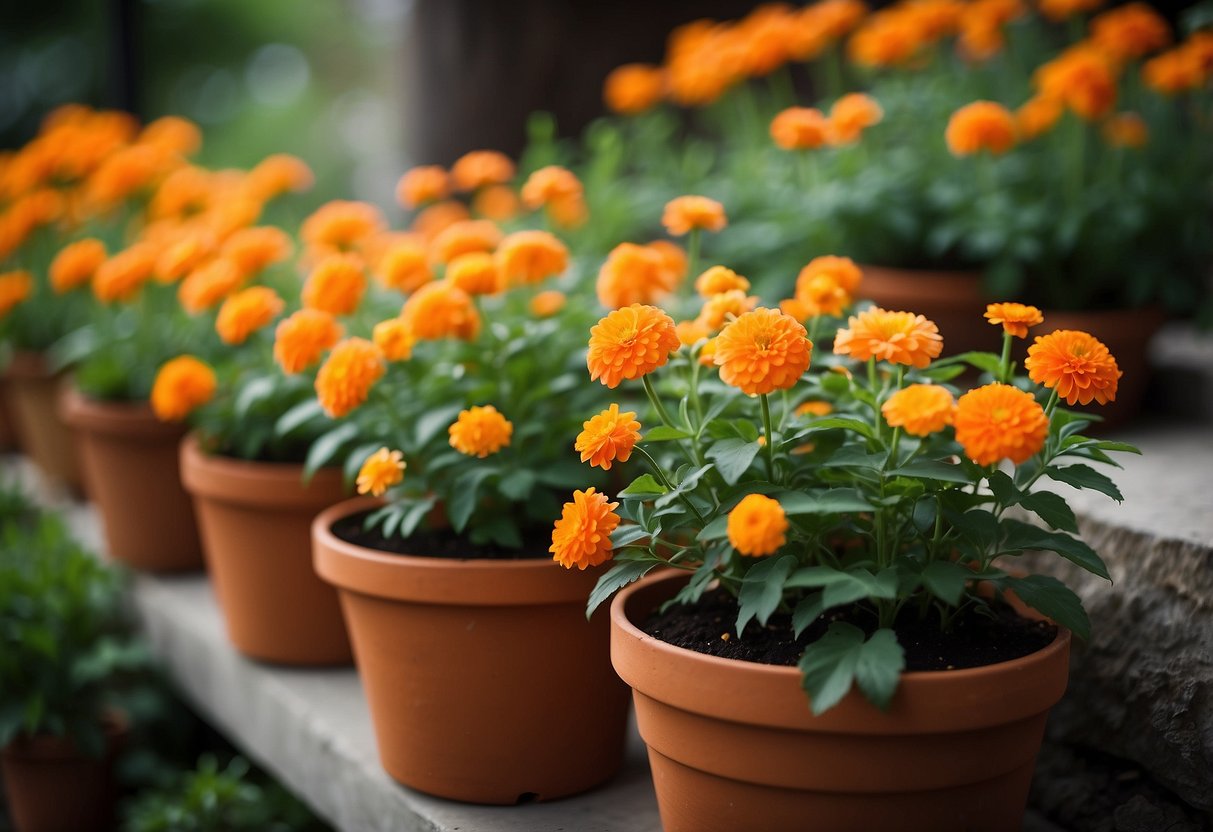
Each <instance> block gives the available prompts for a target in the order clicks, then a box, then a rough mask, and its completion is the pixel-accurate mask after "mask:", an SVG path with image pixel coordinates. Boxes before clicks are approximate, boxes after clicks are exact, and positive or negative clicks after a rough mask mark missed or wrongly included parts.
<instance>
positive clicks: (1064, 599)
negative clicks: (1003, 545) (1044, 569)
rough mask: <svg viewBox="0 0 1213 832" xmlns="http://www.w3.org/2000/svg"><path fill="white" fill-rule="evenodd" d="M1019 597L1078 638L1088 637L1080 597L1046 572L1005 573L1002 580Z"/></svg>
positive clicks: (1089, 629)
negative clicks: (1022, 575) (1013, 574)
mask: <svg viewBox="0 0 1213 832" xmlns="http://www.w3.org/2000/svg"><path fill="white" fill-rule="evenodd" d="M1002 583H1003V585H1004V586H1005V588H1006V589H1009V590H1011V591H1012V592H1014V593H1015V594H1016V595H1017V596H1018V597H1019V600H1021V601H1023V602H1024V603H1025V604H1027V605H1028V606H1029V607H1031V608H1032V609H1034V610H1036V611H1037V612H1040V613H1042V614H1043V615H1046V616H1048V617H1049V618H1051V619H1053V621H1055V622H1057V623H1058V624H1060V625H1061V626H1063V627H1066V628H1067V629H1069V630H1070V631H1072V632H1073V633H1074V635H1076V636H1078V637H1079V638H1081V639H1082V640H1084V641H1086V640H1087V639H1089V638H1090V637H1091V621H1090V619H1089V618H1087V612H1086V610H1084V609H1083V608H1082V601H1081V600H1080V599H1079V597H1078V596H1077V595H1075V594H1074V592H1073V591H1071V589H1070V588H1069V587H1068V586H1066V585H1065V584H1063V583H1062V582H1061V581H1059V580H1057V579H1056V578H1052V577H1050V576H1048V575H1028V576H1027V577H1024V578H1012V577H1008V578H1006V580H1005V581H1003V582H1002Z"/></svg>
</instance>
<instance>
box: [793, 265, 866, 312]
mask: <svg viewBox="0 0 1213 832" xmlns="http://www.w3.org/2000/svg"><path fill="white" fill-rule="evenodd" d="M801 274H802V277H801V278H798V279H797V281H796V297H794V298H792V299H791V300H785V301H781V302H780V304H779V308H780V309H782V310H783V312H784V314H787V315H791V316H792V317H793V318H795V319H796V320H798V321H807V320H808V319H809V318H816V317H818V316H820V315H829V316H831V317H835V318H837V317H841V315H842V311H843V310H844V309H845V308H846V307H847V306H849V305H850V303H851V296H850V295H849V294H848V293H847V291H846V290H845V289H843V288H842V286H840V285H838V282H837V280H836V279H835V278H834V276H833V275H831V274H825V273H822V274H808V275H806V274H804V273H803V272H802V273H801Z"/></svg>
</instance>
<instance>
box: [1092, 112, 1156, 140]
mask: <svg viewBox="0 0 1213 832" xmlns="http://www.w3.org/2000/svg"><path fill="white" fill-rule="evenodd" d="M1103 136H1104V139H1105V140H1106V141H1107V142H1108V144H1110V145H1112V146H1113V147H1132V148H1137V147H1145V144H1146V142H1147V141H1149V140H1150V128H1149V127H1147V126H1146V122H1145V120H1144V119H1142V117H1141V116H1139V115H1137V113H1117V114H1116V115H1114V116H1112V117H1111V118H1109V119H1108V120H1107V121H1105V122H1104V123H1103Z"/></svg>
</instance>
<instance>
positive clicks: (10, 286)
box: [0, 269, 34, 317]
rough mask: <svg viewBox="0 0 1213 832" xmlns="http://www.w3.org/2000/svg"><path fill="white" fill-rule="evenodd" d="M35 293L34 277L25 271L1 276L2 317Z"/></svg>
mask: <svg viewBox="0 0 1213 832" xmlns="http://www.w3.org/2000/svg"><path fill="white" fill-rule="evenodd" d="M33 292H34V276H33V275H32V274H30V273H29V272H27V271H26V270H24V269H17V270H16V271H11V272H4V273H3V274H0V317H4V316H5V315H7V314H8V313H9V312H11V311H12V309H13V307H14V306H16V305H17V304H19V303H21V302H23V301H24V300H25V299H26V298H28V297H29V296H30V295H31V294H33Z"/></svg>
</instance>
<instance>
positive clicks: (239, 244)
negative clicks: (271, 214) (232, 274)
mask: <svg viewBox="0 0 1213 832" xmlns="http://www.w3.org/2000/svg"><path fill="white" fill-rule="evenodd" d="M293 248H294V246H293V244H292V243H291V238H290V236H289V235H288V234H287V233H286V232H285V231H283V230H282V229H280V228H274V227H273V226H268V225H266V226H258V227H256V228H241V229H240V230H239V231H236V232H234V233H233V234H232V236H230V237H228V238H227V240H226V241H224V243H223V248H222V249H221V250H220V255H221V256H222V257H224V258H226V259H227V260H230V261H231V262H232V263H234V264H235V266H236V269H237V270H238V271H239V272H240V274H241V275H243V276H244V277H252V276H253V275H255V274H258V273H260V272H261V271H262V270H263V269H265V268H266V267H267V266H269V265H271V264H273V263H281V262H282V261H283V260H285V259H287V258H288V257H290V256H291V250H292V249H293Z"/></svg>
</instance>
